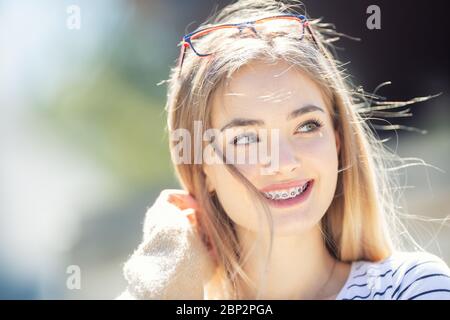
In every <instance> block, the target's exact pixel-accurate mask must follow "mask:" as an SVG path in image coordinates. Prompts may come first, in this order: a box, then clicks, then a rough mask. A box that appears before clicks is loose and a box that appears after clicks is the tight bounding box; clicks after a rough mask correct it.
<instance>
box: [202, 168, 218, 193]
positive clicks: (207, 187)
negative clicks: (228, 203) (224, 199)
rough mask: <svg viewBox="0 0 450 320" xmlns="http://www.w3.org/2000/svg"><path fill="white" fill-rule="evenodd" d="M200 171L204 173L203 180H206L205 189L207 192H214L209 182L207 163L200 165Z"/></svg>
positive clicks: (209, 175)
mask: <svg viewBox="0 0 450 320" xmlns="http://www.w3.org/2000/svg"><path fill="white" fill-rule="evenodd" d="M202 171H203V174H204V175H205V181H206V189H207V190H208V192H209V193H212V192H214V191H215V190H214V186H213V184H212V182H211V178H210V177H211V173H210V172H209V167H208V165H203V166H202Z"/></svg>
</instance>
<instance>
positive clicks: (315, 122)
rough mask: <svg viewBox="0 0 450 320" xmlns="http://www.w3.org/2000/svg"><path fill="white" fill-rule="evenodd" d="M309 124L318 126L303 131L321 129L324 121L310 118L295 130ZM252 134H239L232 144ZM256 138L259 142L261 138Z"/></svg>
mask: <svg viewBox="0 0 450 320" xmlns="http://www.w3.org/2000/svg"><path fill="white" fill-rule="evenodd" d="M307 124H314V125H315V126H316V127H315V128H314V129H312V130H310V131H308V132H302V133H311V132H314V131H316V130H318V129H320V128H321V127H322V126H323V122H322V121H321V120H319V119H317V118H314V119H310V120H307V121H305V122H303V123H301V124H300V125H299V126H298V127H297V129H296V130H295V131H296V132H297V131H298V129H299V128H301V127H303V126H305V125H307ZM252 136H254V135H248V134H246V133H243V134H240V135H237V136H236V137H234V138H233V140H232V141H231V144H234V145H238V144H237V141H238V139H241V138H245V137H252ZM256 138H257V142H259V138H258V137H256ZM248 144H249V143H242V144H240V145H248Z"/></svg>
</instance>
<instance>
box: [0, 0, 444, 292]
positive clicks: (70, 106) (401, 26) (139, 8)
mask: <svg viewBox="0 0 450 320" xmlns="http://www.w3.org/2000/svg"><path fill="white" fill-rule="evenodd" d="M228 3H229V1H218V0H209V1H206V0H203V1H200V0H183V1H182V0H150V1H144V0H139V1H138V0H134V1H131V0H128V1H125V0H108V1H106V0H97V1H78V0H72V1H61V0H42V1H31V0H29V1H26V0H25V1H23V0H19V1H12V0H11V1H5V0H2V1H0V111H1V113H0V298H1V299H112V298H114V297H115V296H117V295H118V294H119V293H120V292H121V291H122V290H123V289H124V288H125V281H124V279H123V276H122V264H123V262H125V261H126V259H127V258H128V256H129V255H130V254H131V253H132V252H133V250H134V249H135V248H136V246H137V245H138V243H139V242H140V240H141V237H142V222H143V218H144V214H145V211H146V208H147V207H149V206H150V205H151V204H152V203H153V201H154V200H155V198H156V196H157V195H158V194H159V192H160V190H161V189H165V188H178V187H179V186H178V184H177V182H176V180H175V178H174V173H173V170H172V167H171V163H170V158H169V151H168V148H167V145H168V141H167V140H168V139H167V137H166V134H165V132H164V126H165V114H164V104H165V96H166V91H165V90H166V87H165V85H160V86H157V85H156V84H157V83H158V82H160V81H161V80H164V79H167V77H168V73H169V68H170V66H172V65H174V64H175V62H176V59H177V57H178V54H179V47H177V44H178V42H179V41H180V39H181V37H182V36H183V35H184V34H185V33H188V32H191V31H193V30H195V29H196V27H197V26H198V25H199V24H200V23H202V22H203V21H204V20H205V19H206V18H207V17H209V16H210V15H211V14H212V13H213V11H214V10H217V9H220V8H221V7H223V6H225V5H226V4H228ZM415 3H417V4H415ZM304 4H305V7H306V12H307V14H308V15H309V16H311V17H313V18H318V17H323V21H324V22H331V23H333V24H335V26H336V28H337V30H338V31H340V32H343V33H346V34H348V35H351V36H355V37H359V38H361V41H359V42H357V41H353V40H348V39H342V40H340V41H339V42H337V43H336V45H337V46H339V47H342V49H341V50H338V52H337V53H338V57H339V58H340V59H341V61H343V62H348V64H347V65H346V68H347V70H348V72H349V73H350V74H352V76H353V78H352V80H353V81H354V83H355V84H358V85H362V86H363V88H364V89H365V90H367V91H369V92H372V91H373V90H374V89H375V88H376V87H377V86H378V85H379V84H380V83H382V82H385V81H391V82H392V84H391V85H389V86H386V87H383V88H382V89H380V91H378V94H380V95H382V96H385V97H387V98H388V99H391V100H407V99H410V98H413V97H416V96H426V95H431V94H436V93H440V92H442V95H440V96H439V97H437V98H434V99H432V100H429V101H426V102H422V103H418V104H415V105H413V106H412V111H413V113H414V117H412V118H407V119H393V120H394V123H396V124H402V125H408V126H414V127H418V128H420V129H422V130H427V132H428V133H427V134H421V133H418V132H409V131H405V130H397V131H389V132H387V131H384V132H381V133H380V134H381V135H383V136H384V137H389V138H391V140H390V141H389V142H388V143H387V144H388V145H389V146H390V147H391V149H392V150H396V151H397V152H398V153H399V154H400V155H401V156H403V157H418V158H421V159H423V160H424V161H425V162H427V163H429V164H431V165H433V166H435V167H437V168H439V170H437V169H433V168H431V167H424V166H421V167H410V168H407V169H405V170H404V171H403V172H402V175H403V181H404V183H405V186H407V187H406V188H405V197H406V205H407V209H408V210H409V213H410V214H412V215H418V216H423V217H428V218H431V219H436V218H437V219H443V218H446V217H448V216H449V215H450V181H449V172H450V142H449V138H450V126H449V122H448V121H449V120H450V111H449V100H450V95H449V48H448V36H449V27H448V19H447V14H446V9H445V8H446V6H445V1H444V0H441V1H440V0H434V1H430V2H427V3H423V2H419V1H409V2H404V1H365V0H341V1H331V0H327V1H325V0H309V1H308V0H305V1H304ZM373 4H375V5H378V6H379V7H380V9H381V29H380V30H369V29H368V28H367V26H366V20H367V18H368V17H369V14H367V13H366V10H367V7H368V6H369V5H373ZM77 10H78V11H77ZM74 14H75V15H76V14H79V17H80V20H79V22H80V24H79V26H78V27H79V28H78V27H77V25H76V21H75V22H74V20H73V17H74ZM74 26H75V27H74ZM391 120H392V119H391ZM408 226H409V228H410V231H411V232H412V234H413V235H414V236H415V237H416V239H417V240H418V241H419V243H420V244H422V245H423V246H424V247H425V249H427V250H428V251H430V252H432V253H435V254H438V255H439V256H441V257H442V258H443V259H444V260H445V261H446V262H447V263H450V229H449V227H448V223H445V222H442V221H441V220H438V221H433V220H430V221H428V222H422V221H421V220H420V219H414V220H411V221H409V222H408ZM70 266H76V267H77V268H79V270H80V271H81V278H80V279H81V287H80V288H70V286H68V285H67V281H68V277H69V276H70V275H71V273H70V271H69V270H70ZM68 268H69V269H68ZM68 272H69V273H68Z"/></svg>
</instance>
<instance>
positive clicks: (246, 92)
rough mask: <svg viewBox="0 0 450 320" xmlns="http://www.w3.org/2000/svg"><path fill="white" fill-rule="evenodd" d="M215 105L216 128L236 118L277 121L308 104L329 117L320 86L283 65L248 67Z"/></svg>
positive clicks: (228, 84)
mask: <svg viewBox="0 0 450 320" xmlns="http://www.w3.org/2000/svg"><path fill="white" fill-rule="evenodd" d="M211 102H212V106H211V107H212V119H211V120H212V124H213V126H214V127H218V126H220V124H221V123H223V122H224V121H226V120H228V119H231V118H235V117H245V118H258V119H263V120H264V119H267V120H269V119H272V120H275V119H274V117H277V116H278V115H279V116H282V117H285V115H286V114H287V113H289V111H291V110H294V109H296V108H299V107H301V106H302V105H305V104H314V105H317V106H319V107H322V108H323V109H324V110H325V111H326V112H327V113H328V107H327V105H326V103H325V100H324V99H323V94H322V91H321V90H320V88H319V86H318V85H317V84H316V83H315V82H314V81H313V80H312V79H310V78H309V77H308V76H307V75H306V73H305V72H302V71H300V70H299V69H296V68H294V67H292V66H290V65H288V64H287V63H285V62H281V61H280V62H277V63H273V64H266V63H263V62H259V61H258V62H253V63H251V64H248V65H245V66H244V67H242V68H241V69H239V70H238V71H237V72H235V73H234V74H233V76H232V77H231V78H230V80H228V81H227V82H225V83H224V85H223V86H222V88H220V89H219V90H218V91H217V92H216V94H215V95H214V96H213V98H212V100H211Z"/></svg>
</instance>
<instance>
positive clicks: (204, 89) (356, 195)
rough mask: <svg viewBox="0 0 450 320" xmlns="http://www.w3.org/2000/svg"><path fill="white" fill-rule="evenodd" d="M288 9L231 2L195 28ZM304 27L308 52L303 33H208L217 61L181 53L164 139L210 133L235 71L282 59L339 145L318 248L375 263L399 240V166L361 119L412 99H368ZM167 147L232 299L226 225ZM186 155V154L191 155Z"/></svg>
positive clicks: (230, 234)
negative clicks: (198, 127) (326, 111)
mask: <svg viewBox="0 0 450 320" xmlns="http://www.w3.org/2000/svg"><path fill="white" fill-rule="evenodd" d="M291 2H293V5H287V4H285V3H283V2H280V1H274V0H241V1H237V2H235V3H233V4H230V5H228V6H227V7H225V8H224V9H222V10H221V11H220V12H218V13H216V14H215V15H214V16H213V17H211V18H210V19H209V21H207V22H205V23H204V24H203V25H202V26H203V27H206V26H209V25H214V24H218V23H234V22H241V21H246V20H250V19H258V18H261V17H265V16H270V15H280V14H286V13H298V12H297V11H296V10H297V9H298V8H299V7H300V6H299V5H298V3H296V1H291ZM302 14H303V13H302ZM309 20H310V28H311V30H313V32H314V34H315V39H316V40H317V43H316V44H314V42H313V41H312V39H311V37H309V35H308V34H305V37H304V38H303V39H302V40H301V41H298V40H297V39H293V38H291V37H289V36H287V35H286V36H282V37H280V36H271V35H270V34H267V35H265V37H262V38H246V37H235V38H232V39H230V38H220V36H216V35H214V34H211V35H210V36H208V38H207V41H205V43H203V44H202V46H204V47H205V48H207V50H208V49H210V50H212V49H213V48H214V50H212V51H215V52H216V53H215V54H214V55H213V56H210V57H208V58H200V57H198V56H197V55H195V54H194V52H192V50H188V52H187V53H186V56H185V60H184V64H183V69H182V72H181V75H180V77H178V73H179V67H178V66H175V67H173V68H172V69H171V74H170V77H169V79H168V80H167V81H166V82H168V83H169V86H168V95H167V104H166V110H167V112H168V123H167V129H168V133H169V135H171V134H172V133H173V132H174V131H175V130H177V129H180V128H184V129H187V130H188V131H189V132H190V133H191V134H194V121H202V123H203V124H204V130H206V129H208V128H211V107H210V101H211V98H212V96H213V95H214V94H215V93H216V92H218V90H219V89H220V88H221V87H222V86H223V85H224V83H225V82H226V81H227V79H229V78H230V76H231V75H232V74H233V72H235V71H236V70H238V69H239V68H241V67H242V66H244V65H246V64H248V63H249V62H251V61H253V60H259V61H263V62H267V63H272V62H275V61H278V60H283V61H285V62H287V63H288V64H289V65H290V66H292V67H294V68H298V69H300V70H302V71H303V72H305V73H306V74H307V75H308V76H309V77H311V79H313V80H314V81H315V83H317V84H318V85H319V87H320V88H321V90H322V92H323V94H324V96H325V97H326V100H327V101H328V105H329V107H330V112H331V115H332V117H333V119H334V126H335V129H336V131H337V134H338V135H339V138H340V141H341V149H340V152H339V167H340V170H339V174H338V181H337V188H336V194H335V197H334V199H333V201H332V203H331V205H330V207H329V209H328V210H327V212H326V213H325V215H324V217H323V219H322V221H321V229H322V233H323V236H324V242H325V244H326V246H327V248H328V250H329V251H330V253H331V254H332V255H333V256H334V257H335V258H336V259H338V260H341V261H347V262H351V261H357V260H361V259H364V260H369V261H379V260H382V259H385V258H386V257H388V256H389V255H390V254H391V252H392V251H393V250H394V249H396V248H399V246H400V245H401V241H400V239H397V237H396V235H398V234H402V233H403V234H405V229H404V228H403V226H402V225H401V223H400V222H399V219H398V215H397V213H398V209H399V208H398V206H396V204H398V203H399V202H398V201H399V199H400V194H399V193H398V192H396V190H398V187H397V185H396V184H397V182H396V180H395V179H394V178H395V177H394V175H392V174H391V170H392V169H393V168H395V163H397V161H400V162H401V159H400V158H398V157H397V156H396V155H395V154H393V153H390V152H389V151H388V150H387V149H386V148H385V147H384V145H383V142H382V141H380V140H379V139H378V138H377V136H376V134H375V132H374V130H373V129H372V128H371V125H370V123H369V121H368V120H369V119H373V118H374V117H376V116H378V115H381V114H383V113H385V112H386V110H387V109H389V108H398V107H401V106H403V105H406V104H409V103H411V102H414V101H406V102H401V103H400V102H385V101H380V100H377V98H378V96H376V95H375V94H373V95H368V94H366V93H365V92H364V91H363V90H361V88H356V87H355V86H354V85H353V84H352V83H351V82H350V81H349V79H348V77H347V75H346V74H345V70H344V69H343V68H342V65H341V64H340V63H339V61H337V60H336V59H335V58H334V56H333V54H332V48H333V46H332V42H334V41H335V40H336V38H337V37H339V36H340V35H341V34H339V33H337V32H336V31H335V30H334V27H333V26H331V25H328V24H325V23H321V22H320V20H311V19H309ZM175 145H176V142H175V141H171V142H170V149H171V153H172V160H173V161H174V167H175V172H176V176H177V178H178V180H179V182H180V184H181V186H182V188H184V189H185V190H187V191H188V192H189V193H190V194H192V195H193V196H194V197H195V198H196V199H197V201H198V203H199V206H200V208H202V209H201V214H200V215H199V217H198V219H199V221H200V224H201V226H202V227H203V228H204V230H205V232H206V233H207V234H208V237H209V240H210V242H211V245H212V247H213V248H214V249H215V252H216V255H217V265H218V267H217V278H216V279H220V280H219V281H221V283H222V284H223V286H222V289H223V291H222V292H221V294H222V295H221V296H220V298H225V299H227V298H239V292H237V291H238V289H237V286H236V284H237V282H238V281H239V280H243V281H249V279H248V277H247V276H246V274H245V272H244V271H243V270H242V268H241V266H242V261H243V260H242V259H243V257H242V256H241V254H240V248H239V242H238V239H237V237H236V232H235V228H234V224H233V221H232V220H231V219H230V218H229V217H228V215H227V214H226V212H225V211H224V209H223V207H222V206H221V203H220V201H219V199H218V198H217V195H216V194H215V193H210V192H208V191H207V189H206V187H205V186H206V176H205V174H204V172H203V170H202V165H201V164H195V163H194V159H193V158H192V159H191V162H190V164H184V163H181V164H176V163H175V160H174V159H173V157H174V156H175V155H174V154H173V152H172V151H173V149H174V147H175ZM192 148H194V145H192ZM194 153H195V152H194V151H193V150H192V152H191V155H194ZM191 157H193V156H191ZM226 167H227V169H228V170H229V171H230V172H231V173H232V174H233V175H234V176H235V177H237V178H238V179H240V181H242V183H244V184H245V185H246V186H247V187H248V189H249V190H250V191H252V192H253V193H254V195H255V197H256V198H259V197H261V194H260V193H259V192H258V191H257V189H255V187H254V186H253V185H252V184H251V183H250V182H249V181H248V180H247V179H246V178H245V177H244V176H243V175H242V174H241V173H240V172H239V171H238V170H237V169H236V168H235V167H234V166H233V165H229V164H226ZM263 203H264V201H259V202H257V204H258V205H261V207H262V209H263V211H264V212H266V218H267V219H269V221H270V214H268V213H267V208H266V207H264V205H263ZM270 225H271V224H270ZM271 231H273V230H271ZM406 234H407V233H406ZM225 288H226V290H225Z"/></svg>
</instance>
